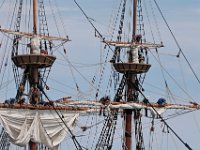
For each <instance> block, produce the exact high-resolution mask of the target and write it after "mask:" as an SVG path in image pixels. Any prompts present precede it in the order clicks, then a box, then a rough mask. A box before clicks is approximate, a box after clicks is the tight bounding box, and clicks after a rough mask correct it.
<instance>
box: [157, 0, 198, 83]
mask: <svg viewBox="0 0 200 150" xmlns="http://www.w3.org/2000/svg"><path fill="white" fill-rule="evenodd" d="M154 2H155V4H156V6H157V8H158V10H159V12H160V14H161V16H162V18H163V20H164V22H165V24H166V26H167V28H168V29H169V31H170V33H171V35H172V37H173V39H174V41H175V43H176V45H177V47H178V48H179V52H178V54H177V57H179V56H180V53H181V54H182V55H183V57H184V59H185V60H186V62H187V64H188V66H189V67H190V69H191V71H192V73H193V75H194V76H195V78H196V80H197V81H198V83H199V84H200V79H199V78H198V76H197V74H196V72H195V71H194V69H193V67H192V66H191V64H190V62H189V60H188V59H187V58H186V56H185V54H184V53H183V51H182V48H181V47H180V45H179V43H178V41H177V39H176V37H175V35H174V34H173V32H172V30H171V28H170V26H169V24H168V23H167V21H166V19H165V17H164V15H163V13H162V11H161V9H160V7H159V5H158V3H157V2H156V0H154Z"/></svg>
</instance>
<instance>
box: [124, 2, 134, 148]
mask: <svg viewBox="0 0 200 150" xmlns="http://www.w3.org/2000/svg"><path fill="white" fill-rule="evenodd" d="M136 13H137V0H133V31H132V42H134V37H135V35H136V19H137V15H136ZM128 57H129V59H128V60H129V61H130V60H131V58H130V57H131V55H129V56H128ZM129 63H131V62H129ZM135 78H136V74H133V73H131V72H130V73H127V102H130V101H137V99H135V98H134V95H135V93H136V92H137V91H136V90H135V88H134V87H133V85H134V84H135ZM124 112H125V118H124V119H125V148H124V149H125V150H131V149H132V110H128V109H127V110H125V111H124Z"/></svg>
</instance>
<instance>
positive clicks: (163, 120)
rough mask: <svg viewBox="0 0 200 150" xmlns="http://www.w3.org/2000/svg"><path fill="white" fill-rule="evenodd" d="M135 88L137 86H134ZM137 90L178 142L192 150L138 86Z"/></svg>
mask: <svg viewBox="0 0 200 150" xmlns="http://www.w3.org/2000/svg"><path fill="white" fill-rule="evenodd" d="M133 86H135V85H133ZM135 88H136V89H137V90H138V91H139V92H140V94H141V95H142V96H143V97H144V99H146V100H147V103H148V104H149V106H150V107H151V108H152V109H153V110H154V111H155V112H156V114H157V115H158V117H159V118H160V119H161V121H162V122H163V123H164V124H165V125H166V126H167V128H168V129H169V130H170V131H171V132H172V133H173V134H174V135H175V136H176V137H177V138H178V140H179V141H180V142H181V143H182V144H183V145H185V147H186V148H187V149H189V150H192V148H191V147H190V146H189V145H188V144H187V143H185V142H184V141H183V139H182V138H181V137H180V136H179V135H178V134H177V133H176V132H175V131H174V130H173V129H172V128H171V127H170V126H169V124H168V123H167V122H166V121H165V119H163V117H162V116H161V115H160V114H159V113H158V111H157V110H156V109H155V108H154V107H153V105H152V104H151V103H150V102H149V101H148V99H147V98H146V96H145V95H144V94H143V92H142V91H141V90H140V89H138V88H137V87H136V86H135Z"/></svg>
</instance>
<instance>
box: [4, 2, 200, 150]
mask: <svg viewBox="0 0 200 150" xmlns="http://www.w3.org/2000/svg"><path fill="white" fill-rule="evenodd" d="M30 2H31V9H32V10H33V27H32V29H31V31H32V30H33V33H30V32H31V31H30V32H29V31H28V32H23V30H24V29H25V28H24V27H22V26H23V25H22V22H23V21H22V17H23V16H22V10H23V9H24V6H23V0H20V1H18V2H17V1H16V3H17V4H18V7H15V8H16V10H17V11H16V12H17V13H16V14H17V15H16V18H17V19H16V21H15V27H14V30H10V29H4V28H1V29H0V31H1V32H2V33H3V34H5V35H9V37H11V36H10V34H11V35H14V36H13V40H12V49H11V50H12V52H11V54H12V55H11V58H12V60H13V62H14V63H13V71H14V76H15V82H16V87H17V94H16V97H15V99H16V102H15V104H14V105H13V104H11V103H9V104H0V106H1V110H0V112H1V113H2V110H3V109H8V111H11V110H10V109H11V108H12V110H13V109H18V110H20V112H19V111H16V112H19V114H21V115H23V110H22V109H21V108H20V107H23V109H24V110H25V111H26V110H29V111H30V112H34V110H35V112H42V113H43V111H42V110H43V109H46V110H49V109H52V110H54V111H56V113H57V115H58V116H59V117H60V118H58V120H57V121H58V122H59V121H60V120H62V121H60V122H59V123H64V122H65V121H64V120H63V119H62V118H65V116H64V115H65V114H62V113H61V110H62V109H64V110H66V111H68V112H71V111H75V112H77V111H83V113H85V112H84V111H85V110H90V111H92V112H93V111H94V113H91V114H87V115H88V116H92V117H91V118H92V119H91V120H93V121H92V122H91V124H90V125H89V126H87V125H85V126H81V127H80V128H81V129H82V131H83V132H84V131H86V130H87V129H90V128H93V127H96V126H97V125H101V124H102V123H103V126H102V128H101V129H100V132H99V133H100V135H99V136H97V133H98V132H95V138H96V141H95V138H94V139H92V140H91V141H92V142H91V141H90V142H89V143H92V146H91V147H89V145H88V142H87V144H85V143H83V144H79V140H77V139H79V137H81V136H83V137H85V136H86V135H85V134H83V135H80V133H76V134H73V133H72V132H70V131H71V130H70V129H68V125H66V124H64V126H66V128H65V130H68V132H70V133H71V135H70V136H71V139H72V140H73V142H74V144H75V148H76V149H88V147H89V149H96V150H100V149H105V150H107V149H112V148H113V144H116V143H115V142H116V141H115V138H116V137H115V135H116V132H117V128H118V124H119V123H118V122H119V121H121V123H122V126H123V128H121V130H123V136H120V139H121V145H122V146H121V147H120V148H122V149H124V150H126V149H127V150H130V149H137V150H142V149H145V148H146V147H147V146H146V145H147V144H146V141H145V138H144V135H143V129H144V126H143V125H142V116H143V114H144V115H145V116H146V117H150V118H151V120H152V121H151V128H150V133H152V134H153V133H154V126H155V125H156V121H155V119H156V118H157V119H160V120H161V122H163V125H164V126H165V127H166V128H167V129H166V130H167V132H168V133H170V132H171V133H173V134H175V136H176V137H177V138H178V139H179V140H180V141H181V142H182V143H183V144H184V146H185V147H186V148H188V149H191V147H190V145H189V144H187V143H186V142H185V141H184V140H183V139H181V138H180V136H178V135H177V134H176V132H175V131H174V130H173V129H172V128H171V127H170V126H169V125H168V123H167V122H166V118H163V116H161V114H162V113H163V112H165V111H166V110H167V109H181V110H185V109H186V110H189V111H188V112H192V111H194V110H196V109H200V106H199V104H198V103H195V102H194V101H192V102H191V105H176V104H166V103H162V104H161V102H164V101H163V99H160V100H161V101H159V102H158V103H150V101H149V99H148V97H146V96H145V91H144V90H145V89H144V88H143V85H142V84H143V82H144V78H145V76H146V72H147V71H148V70H149V69H150V67H151V65H150V64H149V60H148V53H149V52H152V51H151V50H152V49H156V51H158V49H157V48H160V47H163V44H162V42H161V43H160V44H155V42H154V41H153V42H152V43H147V41H146V39H145V32H144V23H143V9H142V4H141V2H142V1H141V0H131V2H132V3H131V10H132V11H131V13H130V14H131V15H130V16H131V19H130V20H131V21H130V24H131V25H132V26H130V29H129V31H128V34H130V33H131V34H130V35H131V36H129V37H128V36H127V35H128V34H127V33H126V32H124V29H125V28H126V27H125V12H126V11H127V3H128V2H129V4H130V1H128V0H121V3H120V9H119V11H118V17H119V18H120V19H119V26H118V25H115V27H116V28H117V27H118V29H117V34H116V35H115V36H116V37H117V38H116V39H114V38H113V37H114V35H112V38H111V39H109V40H107V38H104V36H103V35H102V34H101V33H100V32H99V30H98V28H96V27H95V26H94V24H93V23H92V22H93V21H95V19H92V18H90V17H88V16H87V15H86V14H85V13H84V11H83V10H82V9H81V10H82V12H83V13H84V14H85V15H86V18H87V19H88V21H89V22H90V23H91V25H92V26H93V27H94V29H95V35H96V36H97V37H99V38H100V39H101V41H102V42H103V43H104V44H105V45H106V46H105V49H104V50H106V48H108V49H109V50H110V52H111V53H113V55H112V56H110V58H111V60H110V62H111V63H112V66H113V68H112V69H113V70H112V73H114V74H113V76H115V75H117V77H115V81H114V82H115V85H114V87H115V93H114V97H109V96H106V94H110V89H108V88H109V87H111V83H112V80H111V79H109V83H108V85H107V88H106V90H105V91H106V92H105V93H103V92H102V91H101V89H100V88H101V86H102V85H101V84H102V82H104V81H105V80H104V78H103V76H104V75H103V74H104V73H106V71H105V68H104V67H103V69H102V70H101V72H100V79H99V80H100V81H99V82H98V83H97V86H95V85H94V84H95V82H96V81H95V80H96V79H97V78H98V77H97V76H96V77H95V76H94V77H93V80H92V83H90V84H91V85H92V86H93V87H94V89H95V90H96V93H95V94H94V95H95V96H94V97H95V98H94V99H96V101H83V100H81V101H73V100H69V99H68V98H70V97H65V98H61V99H57V100H54V101H53V103H54V104H58V105H59V106H58V107H57V106H55V107H54V106H49V107H48V108H47V107H45V106H44V105H43V104H39V105H38V104H37V103H38V102H40V100H44V99H45V100H49V98H48V96H47V94H46V93H45V91H44V89H46V90H48V89H49V87H48V86H47V78H48V76H49V73H50V70H51V65H52V64H53V62H54V60H55V56H53V50H52V49H53V45H54V43H53V42H52V41H53V40H58V41H62V42H63V43H65V42H66V41H68V40H69V39H68V38H60V37H52V36H50V35H49V29H48V26H47V18H46V15H45V7H44V2H43V0H38V1H36V0H33V1H30ZM75 3H76V4H77V5H78V3H77V2H76V1H75ZM36 6H39V9H38V11H37V7H36ZM78 6H80V5H78ZM0 7H1V6H0ZM79 8H81V7H79ZM31 9H30V10H31ZM119 14H120V15H119ZM36 16H37V17H36ZM130 16H129V17H130ZM37 21H39V22H37ZM115 23H116V22H115ZM38 24H39V26H37V25H38ZM116 24H117V23H116ZM29 25H30V24H29ZM124 37H126V38H125V40H124V39H123V38H124ZM127 37H128V38H127ZM23 38H26V39H27V40H26V42H25V43H22V40H21V39H23ZM62 42H61V44H60V45H63V43H62ZM23 45H25V46H24V47H25V48H21V46H23ZM54 46H55V45H54ZM113 48H114V49H113ZM21 49H23V52H22V53H21ZM38 51H39V52H38ZM64 53H66V49H65V48H64ZM43 58H45V59H43ZM108 59H109V56H108V54H107V55H106V60H105V62H104V64H106V63H107V60H108ZM48 60H49V61H48ZM68 61H69V60H68ZM104 64H103V65H104ZM161 66H162V65H161ZM73 67H74V66H72V68H73ZM20 68H22V73H20V71H19V70H20ZM73 69H74V68H73ZM74 70H76V71H77V69H74ZM77 72H79V71H77ZM111 76H112V75H111ZM119 77H120V78H119ZM119 79H120V80H119ZM74 81H75V80H74ZM116 83H117V84H116ZM75 86H76V89H77V91H79V88H80V87H79V85H78V83H77V82H76V83H75ZM116 87H117V88H116ZM166 88H169V87H168V84H167V83H166ZM50 89H51V87H50ZM25 90H26V92H24V91H25ZM31 90H36V91H38V93H37V95H36V97H35V96H33V97H31V99H30V98H29V97H30V95H29V93H31ZM169 92H170V91H169ZM101 95H102V96H103V97H102V99H101V98H100V96H101ZM24 97H27V99H26V101H27V100H28V103H31V105H29V104H24V101H23V100H24V99H23V98H24ZM35 98H37V99H40V100H39V101H37V100H36V99H35ZM34 99H35V100H34ZM99 99H100V101H98V100H99ZM111 99H113V101H112V100H111ZM34 101H35V102H34ZM49 104H50V103H49ZM11 106H12V107H11ZM19 106H20V107H19ZM60 106H61V107H60ZM57 110H58V111H57ZM16 112H15V113H16ZM96 112H101V113H102V112H103V113H102V114H103V116H100V118H103V120H100V121H99V120H98V121H97V120H96V119H94V117H96V115H95V114H97V113H96ZM144 112H145V113H144ZM150 112H151V113H150ZM188 112H186V113H188ZM42 113H41V114H42ZM17 114H18V113H17ZM119 114H121V117H120V115H119ZM151 114H152V115H151ZM181 114H183V113H181ZM39 115H40V113H39ZM176 115H177V116H178V115H179V114H175V115H174V116H176ZM30 116H31V115H30ZM174 116H172V117H174ZM0 117H1V120H2V119H3V118H2V116H0ZM10 117H11V116H8V118H10ZM25 117H26V116H25ZM37 117H38V114H36V115H35V119H38V118H37ZM169 117H171V116H169ZM167 119H168V118H167ZM94 120H96V122H95V121H94ZM69 122H70V121H69ZM81 124H83V123H82V122H81ZM69 126H71V125H69ZM5 129H6V132H7V130H8V127H5ZM163 130H164V128H163ZM6 132H5V131H4V129H2V134H1V138H0V140H1V147H3V146H2V145H5V146H4V149H8V148H9V141H8V138H7V137H8V135H7V134H6ZM90 133H91V132H89V135H90ZM152 134H151V138H152V139H151V141H152V142H153V135H152ZM88 139H89V138H88ZM29 142H30V147H31V149H36V143H37V141H34V140H33V141H32V140H30V141H29ZM95 142H97V143H95ZM94 143H95V144H94ZM23 144H24V143H23ZM45 144H46V145H47V146H48V147H53V146H55V145H53V146H52V145H51V144H49V143H45ZM117 144H118V143H117ZM37 146H38V147H39V148H41V149H43V148H45V146H44V145H43V144H40V145H38V144H37ZM56 146H57V145H56ZM150 147H151V144H149V149H152V148H150ZM118 148H119V146H118ZM2 149H3V148H2Z"/></svg>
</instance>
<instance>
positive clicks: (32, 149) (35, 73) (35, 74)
mask: <svg viewBox="0 0 200 150" xmlns="http://www.w3.org/2000/svg"><path fill="white" fill-rule="evenodd" d="M33 33H34V34H37V0H33ZM32 69H33V71H32V73H31V74H32V75H31V76H32V78H33V80H34V84H37V82H38V69H37V68H32ZM30 86H32V85H30ZM30 88H31V87H30ZM29 148H30V150H37V144H36V143H34V142H32V141H31V140H30V141H29Z"/></svg>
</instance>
